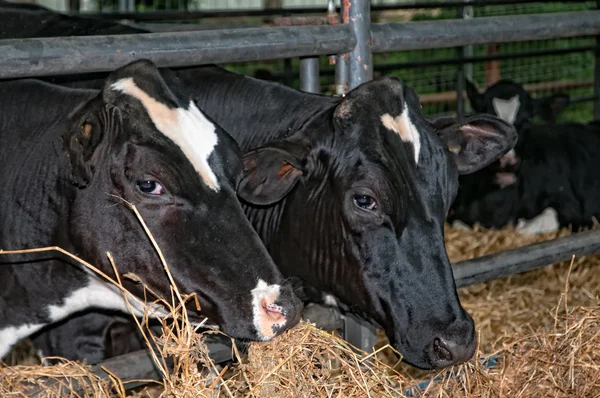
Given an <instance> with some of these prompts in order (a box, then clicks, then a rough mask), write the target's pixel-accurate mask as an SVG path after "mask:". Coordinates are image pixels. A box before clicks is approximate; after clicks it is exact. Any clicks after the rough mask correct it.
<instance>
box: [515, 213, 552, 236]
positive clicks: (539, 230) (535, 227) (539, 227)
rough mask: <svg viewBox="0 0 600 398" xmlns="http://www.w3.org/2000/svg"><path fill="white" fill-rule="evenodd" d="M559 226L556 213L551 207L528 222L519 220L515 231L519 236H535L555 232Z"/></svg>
mask: <svg viewBox="0 0 600 398" xmlns="http://www.w3.org/2000/svg"><path fill="white" fill-rule="evenodd" d="M559 227H560V224H559V222H558V213H557V212H556V210H554V209H553V208H551V207H548V208H547V209H545V210H544V211H543V212H542V213H541V214H540V215H539V216H537V217H534V218H532V219H531V220H529V221H525V220H524V219H522V218H521V219H519V222H518V224H517V227H516V231H517V232H518V233H520V234H521V235H536V234H543V233H548V232H556V231H558V228H559Z"/></svg>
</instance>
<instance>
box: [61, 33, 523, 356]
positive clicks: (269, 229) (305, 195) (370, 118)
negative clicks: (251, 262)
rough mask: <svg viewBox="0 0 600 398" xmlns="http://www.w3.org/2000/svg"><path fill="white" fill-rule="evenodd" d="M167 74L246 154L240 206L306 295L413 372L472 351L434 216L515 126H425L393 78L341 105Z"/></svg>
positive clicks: (196, 75) (484, 121)
mask: <svg viewBox="0 0 600 398" xmlns="http://www.w3.org/2000/svg"><path fill="white" fill-rule="evenodd" d="M124 29H127V28H126V27H124ZM164 73H166V74H169V75H170V73H169V72H168V71H165V72H164ZM174 76H175V77H174V78H176V79H179V80H180V83H181V87H186V89H187V90H188V91H187V92H188V93H190V95H192V96H193V97H194V99H195V100H196V102H197V103H198V104H199V106H200V107H201V108H202V109H203V110H204V111H205V112H207V114H208V115H209V116H210V117H211V118H212V119H213V120H215V121H216V122H217V123H219V124H220V125H221V126H224V127H225V128H226V130H227V131H228V132H229V133H231V134H232V135H233V136H234V138H235V139H236V141H238V143H239V145H240V147H241V148H242V149H243V150H244V151H246V155H245V157H244V165H245V167H244V169H245V170H244V178H243V179H242V181H241V183H240V186H239V190H238V193H239V195H240V197H241V198H242V200H243V201H244V202H245V206H244V209H245V212H246V214H247V216H248V217H249V219H250V220H251V221H252V224H253V226H254V227H255V229H256V230H257V231H258V233H259V235H260V236H261V238H262V239H263V241H264V242H265V244H266V245H267V248H268V250H269V251H270V253H271V254H272V256H273V257H274V259H275V260H276V263H277V264H278V265H279V267H280V269H281V270H282V271H283V273H284V275H285V276H287V277H293V279H294V280H297V281H299V282H301V285H302V287H304V288H305V289H304V291H305V293H306V295H305V296H304V297H303V298H304V299H305V300H312V301H318V300H321V299H322V298H323V297H324V295H328V297H329V296H334V297H335V298H336V301H337V302H338V303H339V304H340V305H341V306H342V307H343V308H344V309H345V310H347V311H352V312H354V313H357V314H359V315H361V316H362V317H364V318H365V319H367V320H369V321H371V322H373V323H374V324H376V325H379V326H381V327H382V328H384V329H385V331H386V333H387V335H388V337H389V338H390V341H391V343H392V344H393V345H394V346H395V347H396V348H397V349H398V350H399V351H400V352H401V353H402V354H403V355H404V359H405V360H406V361H407V362H409V363H411V364H413V365H414V366H417V367H421V368H439V367H445V366H448V365H452V364H455V363H459V362H462V361H465V360H468V359H469V358H470V357H471V356H472V354H473V352H474V350H475V345H476V341H475V334H474V326H473V321H472V319H471V317H470V316H469V315H468V314H467V313H466V312H465V311H464V309H463V308H462V306H461V305H460V302H459V300H458V296H457V292H456V287H455V284H454V280H453V276H452V270H451V267H450V263H449V261H448V257H447V254H446V251H445V248H444V239H443V225H444V219H445V216H446V214H447V211H448V208H449V206H450V204H451V202H452V200H453V198H454V195H455V192H456V189H457V177H458V174H459V173H460V174H465V173H471V172H473V171H475V170H477V169H479V168H481V167H484V166H487V165H488V164H490V163H491V162H492V161H494V160H496V159H497V158H498V157H499V156H501V155H503V154H505V153H506V152H507V151H508V150H509V149H510V148H512V146H513V145H514V142H515V140H516V132H515V130H514V128H513V127H512V126H510V125H509V124H507V123H505V122H503V121H501V120H499V119H498V118H496V117H492V116H474V117H471V118H468V119H466V120H465V121H464V123H455V122H453V121H452V120H449V119H443V120H437V121H433V122H431V121H428V120H426V119H425V118H424V117H423V115H422V112H421V108H420V105H419V101H418V98H417V96H416V94H415V92H414V91H413V90H412V89H411V88H409V87H407V86H406V85H404V84H403V83H402V82H400V81H399V80H398V79H395V78H391V77H386V78H381V79H378V80H375V81H372V82H368V83H366V84H363V85H362V86H360V87H358V88H356V89H355V90H353V91H352V92H350V93H348V95H346V96H345V97H344V98H343V99H342V98H336V97H328V96H320V95H312V94H307V93H302V92H299V91H296V90H292V89H290V88H286V87H284V86H282V85H279V84H277V83H272V82H266V81H259V80H257V79H253V78H250V77H245V76H242V75H237V74H234V73H228V72H226V71H224V70H223V69H220V68H217V67H202V68H188V69H179V70H177V71H175V72H174ZM69 84H80V85H84V86H85V85H87V84H89V85H92V86H93V84H94V82H79V83H75V82H71V83H69ZM313 292H318V294H317V295H316V296H315V295H314V294H312V293H313ZM309 293H310V294H309Z"/></svg>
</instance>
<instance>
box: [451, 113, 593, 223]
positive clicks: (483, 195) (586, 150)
mask: <svg viewBox="0 0 600 398" xmlns="http://www.w3.org/2000/svg"><path fill="white" fill-rule="evenodd" d="M515 151H516V152H517V154H518V155H519V158H520V162H519V165H518V168H517V170H515V182H514V183H512V184H510V185H507V186H505V187H502V188H500V187H494V186H493V185H492V184H491V183H490V182H489V180H488V181H487V182H486V181H484V179H481V180H479V181H477V180H474V179H469V180H468V181H467V182H466V183H465V184H464V185H463V186H461V189H462V190H463V192H461V194H459V196H458V197H457V199H456V201H455V203H454V204H453V214H452V215H451V217H449V220H451V221H454V220H460V221H462V222H464V223H466V224H468V225H472V224H474V223H479V224H481V225H482V226H484V227H486V228H502V227H504V226H506V225H508V224H513V225H515V226H517V230H518V231H523V232H525V233H536V232H551V231H553V230H556V229H557V228H559V227H563V228H564V227H571V228H573V230H579V229H580V228H584V227H591V226H592V225H593V222H594V218H595V219H596V220H600V201H598V198H599V197H600V181H598V178H597V172H596V170H597V169H598V167H600V129H599V128H598V127H597V126H595V125H593V124H588V125H584V124H578V123H561V124H554V125H535V124H529V125H525V126H524V127H523V128H522V129H521V131H520V132H519V142H518V143H517V145H516V146H515ZM486 183H487V184H488V185H487V188H486V187H485V184H486ZM476 189H481V190H480V191H477V190H476ZM523 220H527V222H524V221H523ZM532 220H533V225H531V223H532Z"/></svg>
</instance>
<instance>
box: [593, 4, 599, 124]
mask: <svg viewBox="0 0 600 398" xmlns="http://www.w3.org/2000/svg"><path fill="white" fill-rule="evenodd" d="M596 8H597V9H600V0H596ZM596 46H598V47H600V35H598V36H596ZM594 96H595V97H596V99H595V100H594V119H596V120H600V99H598V98H600V49H598V48H596V52H595V59H594Z"/></svg>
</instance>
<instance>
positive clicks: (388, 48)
mask: <svg viewBox="0 0 600 398" xmlns="http://www.w3.org/2000/svg"><path fill="white" fill-rule="evenodd" d="M371 30H372V33H371V37H372V39H373V52H377V53H383V52H393V51H404V50H423V49H429V48H445V47H458V46H466V45H470V44H486V43H507V42H518V41H528V40H546V39H558V38H563V37H575V36H593V35H598V34H600V11H578V12H560V13H550V14H531V15H511V16H503V17H483V18H473V19H466V20H463V19H448V20H438V21H418V22H405V23H386V24H373V25H371Z"/></svg>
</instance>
